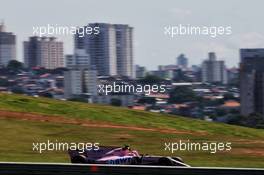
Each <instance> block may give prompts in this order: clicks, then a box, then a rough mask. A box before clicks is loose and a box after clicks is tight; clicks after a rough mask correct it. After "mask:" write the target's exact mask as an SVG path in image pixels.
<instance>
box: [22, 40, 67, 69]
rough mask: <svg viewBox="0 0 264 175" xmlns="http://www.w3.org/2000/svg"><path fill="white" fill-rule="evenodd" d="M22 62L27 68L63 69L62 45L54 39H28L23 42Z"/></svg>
mask: <svg viewBox="0 0 264 175" xmlns="http://www.w3.org/2000/svg"><path fill="white" fill-rule="evenodd" d="M24 62H25V65H26V67H29V68H31V67H35V66H40V67H44V68H46V69H55V68H59V67H64V55H63V43H62V42H60V41H57V40H56V38H55V37H37V36H33V37H30V38H29V41H25V42H24Z"/></svg>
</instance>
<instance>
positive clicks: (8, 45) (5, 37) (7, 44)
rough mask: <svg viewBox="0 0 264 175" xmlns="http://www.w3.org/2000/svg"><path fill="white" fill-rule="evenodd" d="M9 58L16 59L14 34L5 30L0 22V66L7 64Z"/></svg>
mask: <svg viewBox="0 0 264 175" xmlns="http://www.w3.org/2000/svg"><path fill="white" fill-rule="evenodd" d="M10 60H16V36H15V35H14V34H13V33H10V32H6V31H5V25H4V24H3V23H2V24H0V66H7V64H8V62H9V61H10Z"/></svg>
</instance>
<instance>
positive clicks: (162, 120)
mask: <svg viewBox="0 0 264 175" xmlns="http://www.w3.org/2000/svg"><path fill="white" fill-rule="evenodd" d="M0 111H2V112H0V133H1V134H0V135H1V137H0V138H1V140H0V161H26V162H28V161H33V162H69V158H68V155H67V153H66V152H44V153H42V154H39V153H36V152H33V151H32V143H33V142H46V141H47V140H51V141H56V140H57V141H60V142H99V143H100V145H116V146H119V145H123V144H130V145H131V146H132V147H133V148H135V149H137V150H139V151H140V152H142V153H148V154H156V155H169V156H172V155H177V156H181V157H183V159H184V160H185V161H186V162H187V163H188V164H191V165H192V166H228V167H264V144H263V143H264V130H257V129H251V128H245V127H238V126H231V125H226V124H220V123H210V122H205V121H200V120H194V119H188V118H183V117H179V116H172V115H166V114H156V113H149V112H144V111H134V110H129V109H126V108H118V107H111V106H103V105H94V104H84V103H78V102H68V101H57V100H51V99H46V98H33V97H27V96H21V95H8V94H0ZM3 111H4V112H3ZM5 111H14V112H23V113H26V114H28V113H31V114H32V116H33V117H31V116H24V115H22V114H23V113H18V114H17V115H16V116H15V117H14V116H12V115H13V114H12V113H8V112H7V113H6V112H5ZM20 114H21V117H20V116H19V115H20ZM33 114H34V115H33ZM35 116H39V117H35ZM179 140H185V141H187V140H190V141H192V142H206V141H217V142H232V150H231V151H230V152H218V153H216V154H210V153H208V152H201V151H194V152H187V151H178V152H175V153H174V154H171V153H169V152H166V151H164V142H178V141H179Z"/></svg>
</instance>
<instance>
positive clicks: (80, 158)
mask: <svg viewBox="0 0 264 175" xmlns="http://www.w3.org/2000/svg"><path fill="white" fill-rule="evenodd" d="M71 162H72V163H86V159H85V156H83V155H78V156H74V157H73V158H72V159H71Z"/></svg>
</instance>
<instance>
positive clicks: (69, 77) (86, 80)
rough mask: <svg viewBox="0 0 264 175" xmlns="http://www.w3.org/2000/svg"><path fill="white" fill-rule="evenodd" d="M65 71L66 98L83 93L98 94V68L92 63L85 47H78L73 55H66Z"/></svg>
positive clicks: (92, 95) (91, 95)
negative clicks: (66, 69)
mask: <svg viewBox="0 0 264 175" xmlns="http://www.w3.org/2000/svg"><path fill="white" fill-rule="evenodd" d="M66 67H67V68H68V69H69V70H68V71H65V72H64V94H65V97H66V98H72V97H74V96H81V95H83V94H86V95H89V96H90V97H94V96H96V95H97V70H96V69H95V67H94V66H91V65H90V57H89V55H88V54H87V53H86V51H85V50H83V49H76V50H75V51H74V54H73V55H67V56H66Z"/></svg>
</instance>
